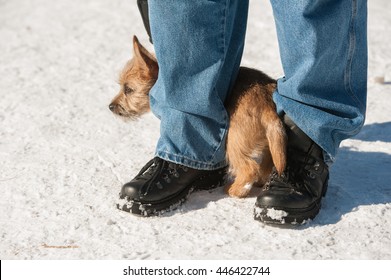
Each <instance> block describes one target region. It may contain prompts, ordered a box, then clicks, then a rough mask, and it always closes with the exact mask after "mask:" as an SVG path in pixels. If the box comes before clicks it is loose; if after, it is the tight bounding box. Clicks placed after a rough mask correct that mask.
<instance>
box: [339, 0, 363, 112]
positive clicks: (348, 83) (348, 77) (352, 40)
mask: <svg viewBox="0 0 391 280" xmlns="http://www.w3.org/2000/svg"><path fill="white" fill-rule="evenodd" d="M356 18H357V0H352V15H351V19H350V24H349V47H348V57H347V62H346V68H345V78H344V80H345V90H346V92H347V93H348V94H349V95H350V97H351V98H352V99H353V100H354V101H355V102H356V104H357V105H358V106H359V107H360V108H361V110H364V108H365V106H364V105H363V104H362V103H361V102H360V100H359V99H358V98H357V96H356V95H355V94H354V91H353V88H352V68H353V56H354V54H355V50H356V28H355V24H356Z"/></svg>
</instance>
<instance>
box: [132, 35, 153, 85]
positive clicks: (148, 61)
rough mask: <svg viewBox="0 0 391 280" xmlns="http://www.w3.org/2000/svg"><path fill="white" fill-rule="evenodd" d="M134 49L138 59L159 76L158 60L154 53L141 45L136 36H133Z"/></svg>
mask: <svg viewBox="0 0 391 280" xmlns="http://www.w3.org/2000/svg"><path fill="white" fill-rule="evenodd" d="M133 50H134V57H135V59H136V61H137V62H140V63H141V64H142V65H143V66H145V67H146V68H147V69H148V70H149V71H150V72H151V74H152V75H153V76H154V77H155V78H157V75H158V71H159V67H158V63H157V60H156V58H155V56H154V55H152V54H151V53H150V52H148V50H147V49H146V48H144V46H143V45H141V43H140V42H139V40H138V39H137V37H136V36H133Z"/></svg>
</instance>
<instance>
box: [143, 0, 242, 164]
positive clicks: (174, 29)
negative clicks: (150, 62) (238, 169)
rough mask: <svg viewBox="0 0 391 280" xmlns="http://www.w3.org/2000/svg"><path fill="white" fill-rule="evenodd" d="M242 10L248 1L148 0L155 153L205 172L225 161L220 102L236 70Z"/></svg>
mask: <svg viewBox="0 0 391 280" xmlns="http://www.w3.org/2000/svg"><path fill="white" fill-rule="evenodd" d="M247 11H248V0H214V1H210V0H197V1H179V0H165V1H161V0H150V1H149V16H150V24H151V33H152V39H153V42H154V47H155V52H156V57H157V60H158V62H159V78H158V80H157V82H156V84H155V86H154V87H153V88H152V90H151V92H150V101H151V109H152V111H153V113H154V114H155V115H156V116H157V117H158V118H160V120H161V123H160V138H159V141H158V144H157V148H156V155H157V156H158V157H160V158H163V159H165V160H168V161H171V162H175V163H179V164H183V165H186V166H189V167H192V168H197V169H205V170H213V169H217V168H220V167H222V166H225V165H226V162H225V138H226V132H227V128H228V115H227V112H226V110H225V108H224V100H225V98H226V96H227V93H228V92H229V90H230V87H231V86H232V82H233V81H234V79H235V78H236V75H237V72H238V69H239V65H240V60H241V56H242V52H243V47H244V37H245V31H246V22H247Z"/></svg>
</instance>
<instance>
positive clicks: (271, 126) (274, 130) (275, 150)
mask: <svg viewBox="0 0 391 280" xmlns="http://www.w3.org/2000/svg"><path fill="white" fill-rule="evenodd" d="M265 117H266V120H265V121H264V127H265V128H266V138H267V140H268V142H269V149H270V153H271V155H272V159H273V163H274V166H275V167H276V170H277V172H278V173H279V174H282V172H283V171H284V170H285V167H286V146H287V135H286V131H285V126H284V124H283V122H282V121H281V119H280V117H279V116H278V115H277V113H276V112H275V111H274V110H271V111H270V112H268V113H266V115H265Z"/></svg>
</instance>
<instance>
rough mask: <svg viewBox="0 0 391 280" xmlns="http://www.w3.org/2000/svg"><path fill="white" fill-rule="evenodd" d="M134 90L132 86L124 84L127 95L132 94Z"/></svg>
mask: <svg viewBox="0 0 391 280" xmlns="http://www.w3.org/2000/svg"><path fill="white" fill-rule="evenodd" d="M133 91H134V90H133V89H132V88H130V87H129V86H128V85H124V92H125V94H126V95H128V94H132V93H133Z"/></svg>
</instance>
